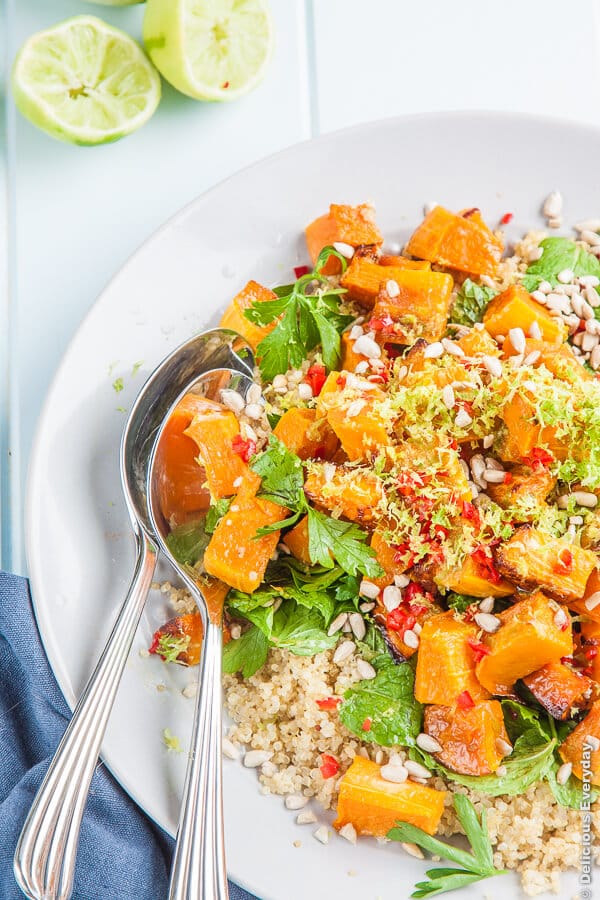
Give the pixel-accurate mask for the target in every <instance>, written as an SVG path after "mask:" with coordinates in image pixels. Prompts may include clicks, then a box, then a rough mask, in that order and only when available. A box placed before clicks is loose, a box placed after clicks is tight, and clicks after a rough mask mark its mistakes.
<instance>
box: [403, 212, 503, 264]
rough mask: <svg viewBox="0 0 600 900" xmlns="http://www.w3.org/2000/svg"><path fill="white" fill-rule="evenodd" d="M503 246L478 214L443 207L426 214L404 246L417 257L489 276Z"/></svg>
mask: <svg viewBox="0 0 600 900" xmlns="http://www.w3.org/2000/svg"><path fill="white" fill-rule="evenodd" d="M469 212H470V211H469ZM476 212H477V211H476ZM503 249H504V247H503V245H502V242H501V241H500V240H499V239H498V238H497V237H495V236H494V234H492V232H491V231H490V229H489V228H488V227H487V225H486V224H485V223H484V221H483V219H482V218H481V216H480V215H471V216H469V215H465V214H463V215H457V214H456V213H452V212H450V211H449V210H447V209H444V207H443V206H436V207H434V208H433V209H432V210H431V212H429V213H428V214H427V215H426V216H425V218H424V220H423V222H422V223H421V224H420V225H419V227H418V228H417V230H416V231H415V232H414V234H413V235H412V237H411V238H410V240H409V242H408V244H407V245H406V248H405V250H406V252H407V253H410V254H411V256H416V257H417V258H418V259H428V260H430V262H432V263H437V264H438V265H440V266H448V267H449V268H451V269H458V271H459V272H468V273H469V274H471V275H492V276H493V275H495V274H496V272H497V271H498V264H499V262H500V257H501V256H502V251H503Z"/></svg>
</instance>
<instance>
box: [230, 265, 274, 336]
mask: <svg viewBox="0 0 600 900" xmlns="http://www.w3.org/2000/svg"><path fill="white" fill-rule="evenodd" d="M276 299H277V295H276V294H274V293H273V291H270V290H269V288H266V287H263V286H262V284H259V283H258V282H257V281H249V282H248V284H247V285H246V287H245V288H243V289H242V290H241V291H240V292H239V294H236V296H235V297H234V298H233V300H232V301H231V303H230V304H229V306H228V307H227V309H226V310H225V312H224V313H223V315H222V316H221V327H222V328H231V329H232V330H233V331H237V332H238V334H241V336H242V337H243V338H245V339H246V340H247V341H248V343H249V344H250V346H251V347H252V349H253V350H256V348H257V347H258V345H259V344H260V342H261V341H262V340H263V338H266V336H267V335H268V334H270V333H271V331H273V329H274V328H275V325H276V324H277V323H276V322H275V321H273V322H269V324H268V325H255V324H254V322H251V321H250V319H247V318H246V316H245V315H244V310H246V309H250V307H251V306H254V304H255V303H263V302H264V301H265V300H276Z"/></svg>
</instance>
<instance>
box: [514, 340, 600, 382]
mask: <svg viewBox="0 0 600 900" xmlns="http://www.w3.org/2000/svg"><path fill="white" fill-rule="evenodd" d="M532 353H535V354H536V355H537V358H536V359H535V361H534V362H532V363H530V365H532V366H533V367H534V368H536V369H538V368H539V367H540V366H545V368H546V369H548V371H549V372H551V373H552V374H553V375H554V376H555V377H556V378H560V379H561V380H562V381H567V382H568V383H569V384H578V383H581V381H590V380H591V379H593V377H594V375H593V373H592V372H589V371H588V370H587V369H586V368H584V366H583V365H582V364H581V363H580V362H578V360H577V357H576V356H575V354H574V353H573V348H572V347H571V345H570V344H568V343H566V342H564V343H562V344H557V343H552V342H551V341H543V340H535V339H534V338H527V339H526V341H525V357H528V356H529V355H530V354H532ZM502 354H503V356H504V357H507V358H508V357H510V356H515V355H517V351H516V350H515V348H514V347H513V345H512V342H511V340H510V337H507V338H506V340H505V341H504V343H503V345H502Z"/></svg>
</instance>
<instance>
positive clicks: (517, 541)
mask: <svg viewBox="0 0 600 900" xmlns="http://www.w3.org/2000/svg"><path fill="white" fill-rule="evenodd" d="M596 565H597V558H596V554H595V553H592V551H591V550H584V549H583V548H582V547H579V546H577V544H570V543H569V542H568V541H564V540H562V539H560V538H555V537H552V535H549V534H546V533H544V532H543V531H539V530H538V529H537V528H532V527H531V526H529V525H526V526H524V527H523V528H519V529H518V530H517V531H516V532H515V534H514V535H513V536H512V537H511V538H510V540H508V541H506V542H505V543H503V544H500V546H499V547H498V549H497V550H496V566H497V568H498V571H499V572H501V573H502V575H504V576H505V577H506V578H508V579H510V581H512V582H513V583H514V584H516V585H517V586H518V587H520V588H522V589H523V590H532V589H535V588H541V589H542V590H543V591H544V592H545V593H546V594H547V595H548V596H549V597H554V598H555V599H556V600H562V601H563V602H565V603H568V602H569V601H570V600H579V599H580V598H581V597H583V595H584V593H585V587H586V584H587V581H588V578H589V577H590V575H591V573H592V571H593V570H594V569H595V568H596Z"/></svg>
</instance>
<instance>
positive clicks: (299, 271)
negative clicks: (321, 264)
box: [294, 266, 310, 278]
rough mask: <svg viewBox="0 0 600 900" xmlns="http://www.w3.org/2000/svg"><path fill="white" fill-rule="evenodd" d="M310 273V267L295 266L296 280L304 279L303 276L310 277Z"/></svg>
mask: <svg viewBox="0 0 600 900" xmlns="http://www.w3.org/2000/svg"><path fill="white" fill-rule="evenodd" d="M309 272H310V267H309V266H294V275H295V276H296V278H302V276H303V275H308V273H309Z"/></svg>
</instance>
